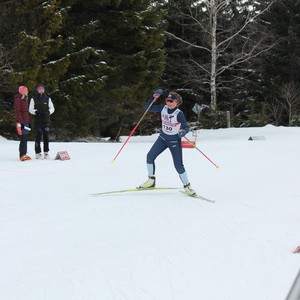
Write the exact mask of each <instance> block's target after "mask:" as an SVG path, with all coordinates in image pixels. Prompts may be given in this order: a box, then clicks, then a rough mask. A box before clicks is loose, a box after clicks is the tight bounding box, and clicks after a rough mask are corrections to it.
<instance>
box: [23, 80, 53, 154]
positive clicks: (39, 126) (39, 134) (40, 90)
mask: <svg viewBox="0 0 300 300" xmlns="http://www.w3.org/2000/svg"><path fill="white" fill-rule="evenodd" d="M54 110H55V109H54V105H53V103H52V100H51V98H50V97H49V96H48V95H47V94H46V92H45V86H44V85H43V84H38V85H37V87H36V93H35V96H34V97H32V98H31V100H30V105H29V112H30V113H31V114H32V115H34V116H35V123H34V126H35V134H36V137H35V145H34V150H35V158H36V159H43V158H44V159H49V158H50V156H49V129H50V115H51V114H53V112H54ZM42 140H43V152H44V156H43V155H42V150H41V141H42Z"/></svg>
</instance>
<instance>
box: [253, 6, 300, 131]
mask: <svg viewBox="0 0 300 300" xmlns="http://www.w3.org/2000/svg"><path fill="white" fill-rule="evenodd" d="M299 10H300V1H299V0H296V1H294V0H279V1H278V2H277V3H275V5H274V6H273V7H272V8H271V9H270V11H269V12H268V14H267V15H266V16H265V17H264V18H262V19H261V22H262V23H264V24H267V25H266V26H269V27H270V28H271V29H272V30H273V32H274V35H275V36H276V38H277V39H278V41H279V42H278V43H277V45H276V46H275V47H273V48H272V49H271V51H269V52H268V53H266V55H264V56H263V57H262V58H261V60H259V68H260V71H261V77H260V82H259V84H258V85H257V86H256V88H257V90H258V91H260V93H261V94H262V95H263V97H264V99H265V101H266V100H267V104H268V107H269V111H270V113H271V117H272V120H273V121H274V122H275V124H276V125H291V124H298V125H299V124H300V101H299V100H298V103H294V105H293V107H291V101H290V100H289V97H286V96H284V95H283V94H285V93H283V91H286V90H287V87H294V88H292V89H289V93H292V94H294V93H295V92H296V91H298V92H297V95H296V99H299V97H300V94H299V88H300V75H299V69H300V15H299ZM272 111H273V113H272ZM291 115H295V119H297V121H296V122H293V120H292V119H291Z"/></svg>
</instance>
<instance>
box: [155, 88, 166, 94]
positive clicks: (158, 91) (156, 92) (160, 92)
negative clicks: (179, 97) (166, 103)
mask: <svg viewBox="0 0 300 300" xmlns="http://www.w3.org/2000/svg"><path fill="white" fill-rule="evenodd" d="M163 93H164V91H163V90H162V89H159V90H156V91H155V92H154V94H156V95H162V94H163Z"/></svg>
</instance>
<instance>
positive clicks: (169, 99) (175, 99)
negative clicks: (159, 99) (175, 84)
mask: <svg viewBox="0 0 300 300" xmlns="http://www.w3.org/2000/svg"><path fill="white" fill-rule="evenodd" d="M174 101H175V102H177V98H176V96H175V95H173V94H172V93H170V94H169V95H168V97H167V98H166V102H171V103H172V102H174Z"/></svg>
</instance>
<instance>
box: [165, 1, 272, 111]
mask: <svg viewBox="0 0 300 300" xmlns="http://www.w3.org/2000/svg"><path fill="white" fill-rule="evenodd" d="M276 1H277V0H264V1H254V0H244V1H243V0H199V1H191V0H188V1H183V2H184V5H178V3H177V1H169V6H170V11H173V12H174V14H175V15H176V16H177V17H175V18H173V19H171V22H172V21H173V22H177V24H178V25H180V24H181V26H182V28H183V31H182V32H183V33H182V34H181V33H180V34H174V33H173V32H170V31H166V34H167V35H168V36H169V37H171V38H173V39H175V40H177V41H179V42H180V43H181V44H182V45H185V48H186V49H188V52H189V59H188V60H189V64H190V66H188V67H187V69H189V74H187V78H186V80H183V81H185V82H184V85H185V86H194V87H195V84H198V85H201V87H199V86H198V87H196V89H199V90H201V89H205V90H206V91H209V93H210V106H211V108H212V109H213V110H216V109H217V104H218V103H217V91H218V89H219V87H220V86H222V87H224V86H225V87H226V84H228V82H226V81H223V80H221V79H220V78H221V76H222V75H223V74H224V73H225V72H231V71H233V70H234V71H236V70H238V68H239V67H241V66H242V65H244V64H245V63H247V62H249V61H250V60H251V59H254V58H256V57H258V56H259V55H261V54H262V53H264V52H266V51H268V50H269V49H271V48H272V47H273V46H274V44H275V43H274V42H271V41H270V39H269V35H268V34H267V32H264V29H263V26H258V22H257V20H258V18H259V17H260V16H261V15H263V14H264V13H265V12H266V11H267V10H268V9H269V8H270V7H271V6H272V5H273V4H274V3H275V2H276ZM190 30H193V32H194V35H188V34H187V33H186V32H187V31H190ZM197 35H199V36H201V37H203V38H201V39H197ZM196 52H199V53H202V55H201V56H200V57H199V56H198V55H197V54H195V53H196ZM203 56H204V57H206V58H207V61H203ZM237 77H238V76H237ZM227 80H228V77H227ZM231 80H233V79H231Z"/></svg>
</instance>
